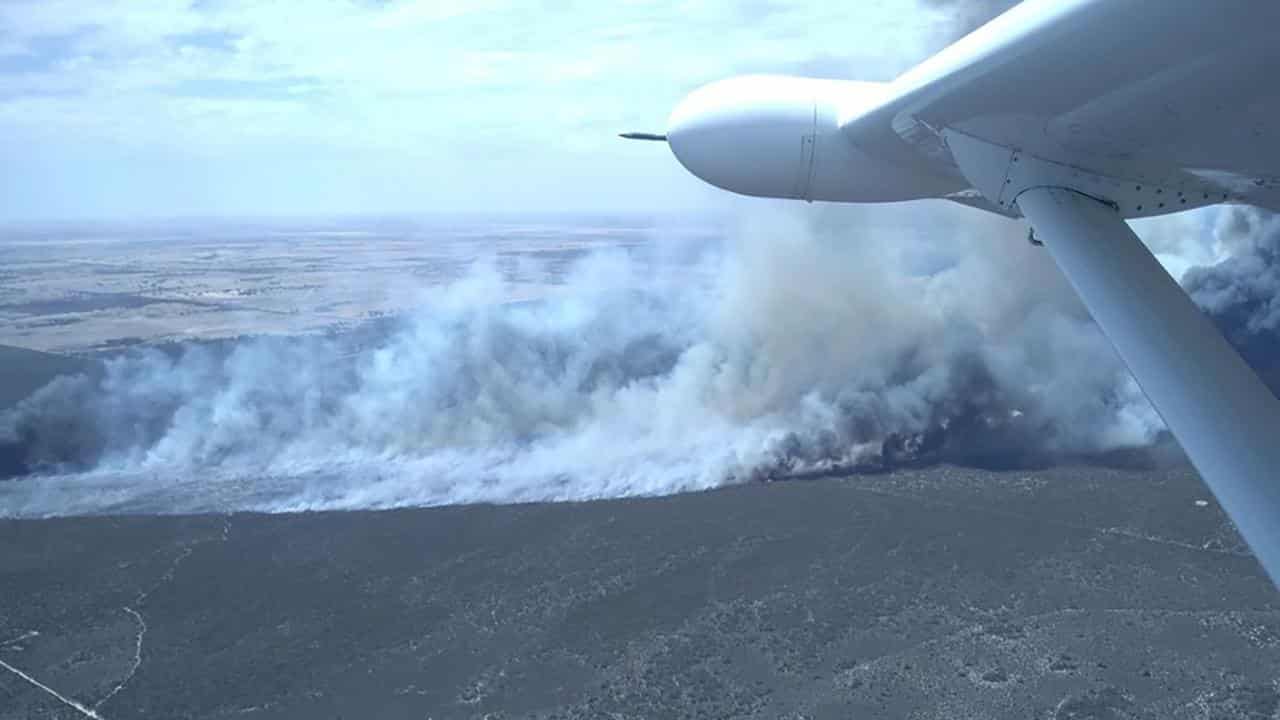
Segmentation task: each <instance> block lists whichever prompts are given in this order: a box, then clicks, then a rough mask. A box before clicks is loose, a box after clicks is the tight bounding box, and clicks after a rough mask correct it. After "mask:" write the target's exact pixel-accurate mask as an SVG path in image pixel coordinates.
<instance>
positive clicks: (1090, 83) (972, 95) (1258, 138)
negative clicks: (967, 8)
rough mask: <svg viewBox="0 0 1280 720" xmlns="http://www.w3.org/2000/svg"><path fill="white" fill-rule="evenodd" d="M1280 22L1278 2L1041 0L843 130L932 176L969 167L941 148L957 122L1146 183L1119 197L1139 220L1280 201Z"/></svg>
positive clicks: (1025, 148) (903, 79) (1023, 147)
mask: <svg viewBox="0 0 1280 720" xmlns="http://www.w3.org/2000/svg"><path fill="white" fill-rule="evenodd" d="M1276 27H1280V3H1275V2H1257V1H1256V0H1215V1H1214V2H1204V0H1160V1H1159V2H1150V1H1149V0H1028V1H1027V2H1024V3H1022V4H1021V5H1018V6H1016V7H1014V8H1013V9H1012V10H1010V11H1009V12H1007V13H1005V14H1004V15H1002V16H1000V17H998V18H996V19H995V20H993V21H992V22H991V23H989V24H987V25H985V26H983V27H982V28H979V29H978V30H977V31H975V32H974V33H972V34H970V35H968V36H967V37H965V38H963V39H962V40H960V41H959V42H957V43H955V44H954V45H952V46H950V47H948V48H946V49H945V50H943V51H942V52H940V53H938V54H937V55H934V56H933V57H931V58H929V59H928V60H926V61H925V62H923V63H921V64H920V65H918V66H916V67H915V68H913V69H911V70H910V71H908V72H906V73H904V74H903V75H901V76H900V77H898V78H897V79H895V80H894V81H893V82H892V83H890V84H889V88H888V92H887V93H886V94H885V96H884V97H883V99H882V101H881V102H879V103H877V104H876V105H874V106H871V107H866V108H863V109H861V110H860V111H859V112H856V113H854V114H853V115H852V116H851V117H848V118H845V119H843V122H842V126H843V130H844V132H845V133H846V135H847V136H848V137H850V138H851V139H852V140H853V141H854V142H855V143H858V144H859V145H860V146H863V147H869V148H876V150H877V151H878V152H882V153H887V156H888V158H889V159H893V160H895V161H897V162H907V163H915V164H916V166H917V167H921V165H920V164H919V158H920V157H922V156H927V157H928V158H929V163H930V164H931V165H932V167H931V168H930V169H929V171H930V172H933V173H944V174H948V173H954V172H956V171H957V170H958V168H956V167H955V166H954V165H951V166H950V167H947V164H948V163H947V160H946V156H945V154H943V155H940V154H938V153H936V152H933V151H932V148H933V147H934V146H935V145H936V143H937V142H938V136H939V132H940V131H941V130H942V129H944V128H945V129H947V130H949V131H950V132H952V133H963V134H966V135H970V136H974V137H979V138H982V139H983V140H985V141H987V142H990V143H993V144H995V145H999V146H1003V147H1009V148H1014V149H1016V150H1018V151H1019V152H1021V153H1024V154H1026V155H1031V156H1034V157H1037V158H1041V159H1044V160H1047V161H1051V162H1056V163H1060V164H1064V165H1067V166H1071V167H1084V168H1087V169H1088V170H1090V171H1092V172H1094V173H1097V174H1100V175H1104V176H1107V177H1110V178H1115V179H1117V180H1125V181H1131V182H1126V183H1125V186H1128V185H1133V187H1135V188H1136V187H1138V186H1140V185H1141V186H1142V188H1143V189H1142V190H1141V191H1137V190H1134V191H1130V192H1128V193H1127V194H1125V196H1124V197H1120V196H1119V195H1118V194H1114V193H1113V195H1116V196H1115V197H1114V198H1110V199H1114V200H1115V201H1116V202H1118V203H1120V204H1121V205H1123V207H1122V208H1121V210H1122V212H1123V214H1124V215H1125V216H1126V217H1136V216H1142V215H1154V214H1161V211H1164V212H1168V211H1170V210H1177V209H1183V208H1184V207H1186V206H1191V205H1196V204H1206V202H1205V201H1214V202H1221V201H1222V200H1223V195H1224V194H1225V195H1227V198H1226V199H1227V200H1229V201H1235V202H1246V203H1250V204H1255V205H1260V206H1263V207H1269V208H1275V209H1280V124H1278V123H1277V122H1276V119H1277V117H1280V93H1277V92H1270V91H1268V89H1269V88H1268V86H1269V85H1274V82H1275V81H1274V77H1273V74H1274V73H1275V72H1276V71H1277V70H1280V43H1277V42H1276V41H1275V35H1274V29H1275V28H1276ZM1170 189H1171V190H1172V195H1173V197H1172V199H1171V198H1169V197H1156V190H1164V191H1169V190H1170ZM1179 191H1182V197H1181V198H1179V197H1178V196H1177V193H1178V192H1179ZM1206 193H1207V194H1208V195H1209V196H1208V197H1205V195H1206ZM1160 194H1161V195H1164V194H1165V192H1161V193H1160ZM1192 195H1195V197H1192ZM1184 201H1185V202H1184ZM1161 202H1164V203H1165V204H1164V205H1163V206H1161ZM1139 205H1141V206H1143V207H1142V210H1138V209H1137V208H1138V206H1139Z"/></svg>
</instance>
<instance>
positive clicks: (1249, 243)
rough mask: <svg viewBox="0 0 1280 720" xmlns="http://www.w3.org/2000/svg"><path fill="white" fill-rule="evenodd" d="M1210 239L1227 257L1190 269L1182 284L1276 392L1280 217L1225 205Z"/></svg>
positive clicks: (1279, 376) (1279, 367)
mask: <svg viewBox="0 0 1280 720" xmlns="http://www.w3.org/2000/svg"><path fill="white" fill-rule="evenodd" d="M1210 239H1211V242H1212V244H1213V246H1214V252H1215V253H1216V254H1217V255H1220V256H1224V257H1225V259H1223V260H1222V261H1221V262H1218V263H1216V264H1212V265H1206V266H1200V267H1192V268H1190V269H1189V270H1187V272H1186V273H1185V274H1184V275H1183V277H1182V284H1183V287H1185V288H1186V290H1187V292H1189V293H1190V294H1191V297H1192V298H1193V299H1194V300H1195V301H1196V303H1197V304H1198V305H1200V307H1201V308H1203V309H1204V310H1205V311H1206V312H1207V313H1209V314H1210V315H1211V316H1212V317H1213V319H1214V321H1215V322H1216V323H1217V325H1218V327H1219V328H1220V329H1221V330H1222V331H1223V333H1224V334H1225V335H1226V336H1227V338H1228V339H1229V340H1230V341H1231V343H1232V344H1233V345H1235V346H1236V348H1237V349H1239V350H1240V351H1241V353H1242V354H1243V355H1244V356H1245V359H1246V360H1248V361H1249V362H1250V364H1251V365H1252V366H1253V367H1254V368H1255V369H1256V370H1258V371H1259V373H1260V374H1261V375H1262V377H1263V379H1264V380H1266V381H1268V384H1269V385H1270V386H1271V388H1272V390H1273V391H1274V390H1276V389H1277V387H1278V386H1280V382H1278V381H1280V372H1277V371H1278V370H1280V217H1278V216H1277V215H1276V214H1275V213H1272V212H1269V211H1266V210H1261V209H1258V208H1254V207H1249V206H1231V207H1224V208H1221V209H1220V210H1219V211H1218V213H1217V217H1216V222H1215V223H1214V224H1213V226H1212V229H1211V234H1210Z"/></svg>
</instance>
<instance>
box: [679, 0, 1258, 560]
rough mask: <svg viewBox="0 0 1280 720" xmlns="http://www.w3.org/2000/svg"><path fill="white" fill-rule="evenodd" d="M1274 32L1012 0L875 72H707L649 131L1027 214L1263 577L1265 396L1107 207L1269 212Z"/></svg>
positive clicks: (903, 191)
mask: <svg viewBox="0 0 1280 720" xmlns="http://www.w3.org/2000/svg"><path fill="white" fill-rule="evenodd" d="M1277 27H1280V3H1278V2H1274V1H1273V0H1212V1H1210V0H1026V1H1025V2H1023V3H1022V4H1021V5H1019V6H1017V7H1015V8H1013V9H1012V10H1010V11H1009V12H1007V13H1005V14H1004V15H1002V16H1000V17H999V18H997V19H995V20H993V21H992V22H991V23H989V24H988V25H986V26H984V27H982V28H980V29H978V30H977V31H975V32H974V33H972V34H970V35H969V36H967V37H965V38H963V39H962V40H960V41H959V42H957V43H955V44H954V45H952V46H951V47H948V48H947V49H945V50H943V51H942V52H940V53H938V54H937V55H935V56H933V57H931V58H929V59H928V60H926V61H924V62H923V63H921V64H920V65H919V66H917V67H915V68H914V69H912V70H910V71H908V72H906V73H904V74H903V75H901V76H900V77H898V78H897V79H895V80H893V81H892V82H890V83H887V84H880V83H856V82H851V81H836V80H820V79H814V78H787V77H773V76H770V77H759V76H757V77H743V78H732V79H729V80H724V81H721V82H718V83H713V84H711V85H708V86H706V87H704V88H701V89H699V90H697V91H695V92H693V93H692V94H691V95H689V97H687V98H686V99H685V100H684V101H683V102H682V103H681V104H680V105H679V106H678V107H677V108H676V109H675V111H674V112H673V113H672V116H671V119H670V121H669V122H668V128H667V133H666V135H665V136H664V137H665V138H666V140H667V143H668V145H669V146H670V148H671V150H672V152H673V153H674V154H675V156H676V158H677V159H678V160H679V161H680V162H681V163H682V164H683V165H684V166H685V167H686V168H687V169H688V170H690V171H691V172H692V173H693V174H695V175H697V176H699V177H701V178H702V179H704V180H706V181H707V182H709V183H711V184H713V185H717V186H719V187H722V188H725V189H727V190H732V191H734V192H739V193H742V194H746V195H754V196H764V197H781V198H794V199H801V200H807V201H814V200H822V201H833V202H862V203H866V202H893V201H902V200H914V199H921V198H942V199H949V200H954V201H956V202H963V203H965V204H968V205H972V206H974V207H979V208H983V209H987V210H991V211H994V212H998V213H1001V214H1004V215H1006V216H1010V217H1018V216H1023V217H1025V218H1026V219H1027V220H1029V221H1030V222H1031V224H1032V226H1033V227H1034V229H1035V231H1036V233H1035V234H1036V237H1038V238H1039V240H1040V241H1041V242H1042V243H1043V244H1044V246H1045V248H1046V249H1047V250H1048V252H1049V253H1050V254H1051V255H1052V256H1053V258H1054V260H1055V262H1057V264H1058V266H1059V267H1060V268H1061V269H1062V271H1063V273H1064V274H1065V275H1066V277H1067V279H1068V280H1069V281H1070V282H1071V284H1072V285H1073V286H1074V287H1075V289H1076V291H1077V292H1078V293H1079V295H1080V297H1081V299H1082V300H1083V301H1084V303H1085V305H1086V306H1087V307H1088V308H1089V311H1090V312H1091V313H1092V315H1093V317H1094V319H1095V320H1096V321H1097V322H1098V325H1099V326H1100V327H1101V328H1102V330H1103V332H1104V333H1105V334H1106V335H1107V337H1108V339H1109V340H1110V341H1111V342H1112V344H1113V345H1114V346H1115V348H1116V350H1117V352H1118V353H1119V355H1120V357H1121V358H1122V359H1123V360H1124V362H1125V363H1126V365H1127V366H1128V367H1129V369H1130V371H1131V372H1132V373H1133V375H1134V378H1135V379H1136V380H1137V381H1138V384H1139V385H1141V387H1142V389H1143V391H1144V392H1145V393H1146V395H1147V397H1148V398H1149V399H1150V400H1151V403H1152V405H1153V406H1154V407H1155V408H1156V410H1157V411H1158V412H1159V413H1160V415H1161V416H1162V417H1163V418H1164V420H1165V422H1166V424H1167V425H1168V426H1169V428H1170V430H1171V431H1172V432H1173V434H1174V435H1175V436H1176V437H1177V438H1178V440H1179V442H1180V443H1181V444H1182V446H1183V448H1184V449H1185V450H1186V451H1187V455H1188V456H1189V457H1190V458H1191V461H1192V462H1193V463H1194V464H1195V466H1196V468H1197V469H1198V470H1199V472H1200V475H1201V476H1202V477H1203V478H1204V480H1205V482H1206V483H1207V484H1208V485H1209V487H1210V488H1211V489H1212V490H1213V492H1214V494H1215V495H1216V496H1217V498H1218V500H1219V502H1220V503H1221V504H1222V507H1223V508H1224V509H1225V510H1226V511H1227V513H1228V514H1229V515H1230V516H1231V518H1232V520H1234V521H1235V523H1236V526H1237V527H1238V528H1239V530H1240V533H1241V534H1242V535H1243V537H1244V538H1245V540H1246V541H1247V542H1248V543H1249V545H1250V547H1252V549H1253V551H1254V553H1255V555H1256V556H1257V558H1258V560H1259V561H1260V562H1261V564H1262V566H1263V568H1264V569H1265V570H1266V571H1267V572H1268V574H1269V575H1270V576H1271V578H1272V580H1273V582H1280V442H1276V441H1275V439H1274V437H1273V436H1274V435H1275V434H1276V433H1277V432H1278V431H1280V402H1278V401H1277V400H1276V398H1275V397H1274V396H1273V395H1272V394H1271V392H1270V391H1269V390H1268V389H1267V388H1266V386H1265V385H1263V383H1262V382H1261V381H1260V380H1259V379H1258V377H1257V376H1256V375H1255V374H1254V373H1253V371H1252V370H1250V369H1249V367H1248V366H1247V365H1246V364H1245V363H1244V361H1243V360H1242V359H1241V358H1240V356H1239V355H1238V354H1237V353H1236V352H1235V350H1233V349H1232V348H1231V346H1230V345H1229V344H1228V343H1227V342H1226V340H1225V339H1224V338H1223V337H1222V335H1221V334H1220V333H1219V332H1218V331H1217V330H1216V329H1215V328H1214V326H1213V325H1212V323H1211V322H1210V321H1209V320H1208V318H1206V317H1205V316H1204V315H1203V314H1202V313H1201V312H1200V311H1199V309H1197V308H1196V306H1195V305H1194V304H1193V303H1192V302H1191V300H1190V298H1188V297H1187V295H1186V294H1185V293H1184V292H1182V290H1181V288H1179V287H1178V285H1177V283H1176V282H1174V280H1173V279H1172V278H1171V277H1169V275H1168V273H1166V272H1165V271H1164V269H1163V268H1162V267H1161V266H1160V264H1159V263H1158V262H1157V261H1156V260H1155V258H1154V257H1153V256H1152V255H1151V253H1150V252H1149V251H1148V250H1147V249H1146V247H1145V246H1144V245H1143V244H1142V242H1141V241H1140V240H1139V239H1138V237H1137V236H1136V235H1134V233H1133V231H1132V230H1131V229H1130V228H1129V226H1128V224H1127V223H1126V222H1125V219H1126V218H1134V217H1143V216H1150V215H1161V214H1165V213H1170V212H1176V211H1178V210H1182V209H1187V208H1193V207H1200V206H1206V205H1213V204H1217V203H1224V202H1243V203H1252V204H1256V205H1261V206H1264V207H1270V208H1277V209H1280V123H1278V122H1277V118H1280V84H1277V83H1276V82H1275V79H1274V75H1275V73H1276V72H1277V71H1280V42H1276V41H1275V38H1274V35H1275V28H1277Z"/></svg>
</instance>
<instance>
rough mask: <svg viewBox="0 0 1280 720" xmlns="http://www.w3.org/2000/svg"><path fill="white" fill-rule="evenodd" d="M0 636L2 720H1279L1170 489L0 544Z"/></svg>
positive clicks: (909, 492) (868, 499)
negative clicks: (971, 719) (974, 719)
mask: <svg viewBox="0 0 1280 720" xmlns="http://www.w3.org/2000/svg"><path fill="white" fill-rule="evenodd" d="M16 482H23V481H16ZM1205 500H1209V502H1208V503H1207V504H1206V503H1197V501H1205ZM0 631H2V632H0V661H3V663H4V665H3V666H0V718H5V719H8V718H15V719H16V718H41V717H43V718H79V717H86V716H88V717H103V718H144V717H147V718H166V719H167V718H188V717H192V718H196V717H198V718H233V717H234V718H241V717H245V718H255V717H262V718H308V719H310V718H384V717H386V718H401V717H412V718H427V717H429V718H449V717H477V718H479V717H491V718H498V717H537V718H553V717H582V718H586V717H593V718H594V717H605V718H656V717H759V718H775V717H794V718H800V717H806V718H808V717H812V718H820V717H821V718H846V717H855V718H902V717H914V718H962V717H991V718H1020V719H1021V718H1060V719H1063V720H1065V719H1066V718H1215V719H1216V718H1270V717H1275V716H1276V713H1277V708H1278V707H1280V695H1278V694H1277V686H1276V681H1277V677H1278V675H1280V603H1278V602H1277V595H1276V592H1275V590H1274V589H1273V588H1272V586H1271V585H1270V583H1269V582H1268V581H1267V580H1266V578H1265V577H1264V576H1263V575H1262V573H1261V571H1260V570H1259V568H1258V566H1257V565H1256V564H1255V562H1254V561H1253V559H1252V558H1250V557H1249V556H1247V555H1246V554H1245V553H1244V551H1243V549H1242V548H1241V547H1240V545H1239V542H1238V540H1237V539H1236V537H1235V535H1234V533H1233V532H1232V531H1231V529H1230V527H1229V526H1228V525H1227V524H1226V522H1225V520H1224V517H1223V515H1222V514H1221V512H1220V511H1219V510H1218V508H1217V506H1216V504H1214V503H1213V502H1212V501H1211V499H1209V497H1208V495H1207V493H1206V492H1205V490H1204V489H1203V487H1202V486H1201V484H1200V483H1199V481H1198V479H1197V478H1196V477H1195V475H1194V474H1193V473H1192V472H1191V471H1190V470H1187V469H1174V470H1161V471H1143V472H1136V471H1119V470H1107V469H1098V468H1087V467H1078V468H1063V469H1054V470H1047V471H1037V472H1031V473H1027V472H1009V473H987V472H981V471H975V470H967V469H959V468H954V467H946V466H941V467H935V468H931V469H926V470H908V471H899V472H897V473H894V474H889V475H876V476H862V477H852V478H832V479H823V480H815V481H798V482H785V483H773V484H756V485H747V486H739V487H734V488H729V489H724V490H720V491H714V492H706V493H699V494H689V495H681V496H674V497H666V498H654V499H633V500H609V501H599V502H589V503H579V504H558V505H557V504H546V505H542V504H540V505H523V506H505V507H492V506H473V507H443V508H431V509H418V510H397V511H387V512H351V513H315V514H303V515H274V516H266V515H232V516H194V517H90V518H67V519H51V520H9V521H0ZM19 673H21V674H22V675H20V674H19ZM23 675H25V676H26V677H23ZM36 683H40V684H42V685H43V686H45V687H44V688H41V687H37V686H36ZM54 693H57V694H58V695H60V696H62V698H63V699H59V698H58V697H55V696H54ZM71 703H78V704H79V705H80V707H79V708H77V707H74V706H73V705H72V704H71Z"/></svg>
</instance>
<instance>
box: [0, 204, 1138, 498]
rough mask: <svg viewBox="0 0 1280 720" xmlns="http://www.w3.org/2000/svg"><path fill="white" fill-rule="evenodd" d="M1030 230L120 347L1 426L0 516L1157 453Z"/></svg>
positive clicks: (878, 216)
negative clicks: (380, 325)
mask: <svg viewBox="0 0 1280 720" xmlns="http://www.w3.org/2000/svg"><path fill="white" fill-rule="evenodd" d="M938 228H949V230H948V231H945V232H940V231H939V230H938ZM1022 233H1023V231H1022V229H1021V228H1020V226H1019V225H1018V224H1016V223H1010V222H1007V221H1004V220H1001V219H996V218H987V217H984V216H981V215H979V214H977V213H975V212H973V211H970V210H966V209H962V208H950V207H940V206H934V207H924V206H915V207H904V208H876V209H868V210H862V209H844V208H818V209H811V210H796V211H795V212H788V213H780V212H773V211H769V212H762V213H759V214H758V215H756V216H752V217H749V218H748V222H747V226H746V227H744V228H743V229H742V230H741V231H739V232H738V233H736V234H735V237H734V238H732V239H731V240H730V241H729V242H727V243H726V245H725V248H724V250H723V252H722V253H720V254H716V255H714V256H712V257H709V258H707V259H704V260H703V261H702V262H701V263H700V264H698V265H697V266H695V267H693V268H684V269H683V270H680V271H678V272H677V271H674V270H673V271H672V272H658V273H655V272H653V271H652V268H651V267H650V266H648V265H645V264H641V263H638V262H637V261H635V260H634V259H632V258H630V257H628V256H626V255H621V254H617V253H611V254H605V255H600V256H592V257H588V258H586V259H584V260H582V261H580V262H579V263H578V265H577V266H576V268H575V269H574V271H573V272H572V273H571V275H570V278H569V280H568V282H567V284H566V285H565V287H564V288H563V292H562V293H560V294H558V295H556V296H554V297H552V298H550V299H547V300H545V301H542V302H539V303H533V304H522V305H512V304H506V303H503V302H502V300H503V298H504V295H505V289H504V283H503V280H502V278H501V276H500V273H498V272H497V271H496V270H495V269H493V268H484V267H482V268H480V269H478V270H476V271H475V272H473V273H472V274H471V275H470V276H469V277H467V278H466V279H464V280H463V281H461V282H459V283H457V284H455V285H454V286H452V287H449V288H447V289H445V290H443V291H441V292H438V293H436V294H434V295H433V296H430V297H427V298H425V300H424V303H423V306H422V307H421V308H420V309H419V310H417V311H415V312H414V313H413V314H412V315H411V316H410V317H408V318H406V319H404V321H403V322H402V324H401V325H400V326H398V327H397V328H395V329H394V330H392V331H391V332H390V333H389V334H388V335H387V336H386V337H384V338H381V339H379V340H377V341H376V342H374V343H372V345H371V346H370V347H365V348H355V349H353V348H352V347H351V345H350V342H349V341H347V340H344V339H343V338H338V337H329V338H302V339H284V338H276V339H260V340H253V341H248V342H244V343H240V344H235V345H232V346H229V347H221V348H219V347H189V348H186V349H185V350H182V351H181V352H177V353H164V352H160V351H158V350H152V351H145V352H140V353H134V354H129V355H126V356H122V357H119V358H116V359H114V360H112V361H110V362H109V363H107V365H106V367H105V368H104V369H103V371H102V373H101V374H99V375H95V376H88V375H86V376H80V377H74V378H63V379H61V380H58V381H56V382H54V383H53V384H51V385H49V386H47V387H45V388H44V389H42V390H40V391H39V392H37V393H36V394H35V395H33V396H32V397H30V398H28V399H27V400H26V401H24V402H23V403H22V404H21V405H20V406H19V407H18V408H16V409H15V410H14V411H12V412H9V413H7V414H5V415H4V416H3V418H0V442H5V443H8V444H10V445H11V446H16V447H19V448H21V449H22V452H23V453H24V457H23V462H24V463H25V465H26V466H27V467H29V468H31V469H33V470H35V471H36V472H38V473H39V474H40V476H39V477H33V478H28V479H25V480H20V481H17V482H10V483H0V498H3V505H4V506H5V508H6V511H7V512H10V513H13V514H45V513H51V512H53V513H60V512H88V511H98V510H109V509H117V510H119V509H129V510H136V511H170V512H172V511H183V510H224V509H228V508H234V509H258V510H288V509H302V508H349V507H383V506H391V505H405V504H439V503H455V502H470V501H495V502H513V501H527V500H556V499H577V498H590V497H600V496H616V495H630V494H652V493H666V492H674V491H679V490H687V489H695V488H705V487H712V486H716V485H720V484H724V483H732V482H742V481H747V480H752V479H770V478H782V477H788V476H794V475H796V474H803V473H811V472H825V471H832V470H843V469H850V468H860V467H884V466H890V465H893V464H897V463H902V462H936V461H951V462H967V463H975V464H984V465H997V466H1022V465H1027V464H1043V463H1046V462H1053V461H1055V460H1057V459H1061V458H1063V457H1080V456H1082V455H1084V456H1088V455H1096V454H1097V453H1102V452H1106V451H1109V450H1113V449H1116V448H1127V447H1141V446H1145V445H1146V444H1148V443H1149V442H1150V441H1151V440H1152V439H1153V438H1154V437H1155V436H1156V434H1157V433H1159V432H1160V429H1161V426H1160V423H1159V421H1158V419H1157V418H1156V417H1155V415H1154V413H1152V411H1151V410H1150V408H1149V406H1148V405H1147V403H1146V402H1145V400H1144V399H1143V398H1142V397H1141V395H1140V393H1139V391H1138V389H1137V387H1136V386H1135V385H1134V384H1133V382H1132V381H1131V380H1130V379H1129V377H1128V375H1127V374H1126V373H1125V372H1124V370H1123V368H1122V367H1121V366H1120V364H1119V363H1118V362H1117V361H1116V359H1115V357H1114V354H1113V352H1112V351H1111V348H1110V347H1109V346H1108V345H1107V343H1106V341H1105V340H1104V338H1103V337H1102V336H1101V334H1100V333H1099V332H1098V331H1097V329H1096V328H1095V326H1094V325H1093V324H1092V323H1091V321H1090V320H1089V319H1088V316H1087V314H1086V313H1085V312H1084V310H1083V308H1082V307H1081V306H1080V305H1079V303H1078V302H1077V301H1076V300H1075V298H1074V296H1073V295H1072V294H1071V292H1070V290H1069V288H1068V287H1067V286H1066V285H1065V283H1064V282H1063V281H1062V279H1061V278H1060V276H1059V275H1058V273H1057V271H1056V269H1054V268H1053V266H1052V263H1051V262H1050V260H1049V258H1048V257H1047V255H1046V254H1045V253H1044V252H1043V251H1041V250H1039V249H1037V248H1034V247H1032V246H1030V245H1029V244H1028V243H1026V241H1025V239H1024V238H1023V236H1022Z"/></svg>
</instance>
